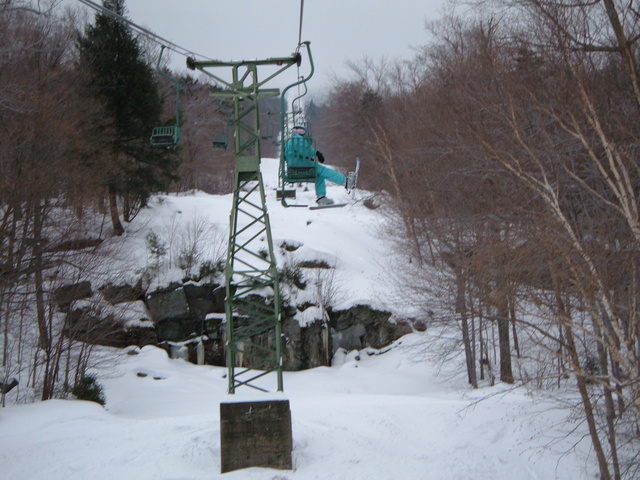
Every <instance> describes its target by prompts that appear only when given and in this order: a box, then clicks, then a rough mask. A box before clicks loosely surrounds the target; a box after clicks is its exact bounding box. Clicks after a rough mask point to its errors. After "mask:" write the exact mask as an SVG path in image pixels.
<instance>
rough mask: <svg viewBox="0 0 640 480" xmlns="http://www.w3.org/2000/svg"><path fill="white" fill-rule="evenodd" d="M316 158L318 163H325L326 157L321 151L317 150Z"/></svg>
mask: <svg viewBox="0 0 640 480" xmlns="http://www.w3.org/2000/svg"><path fill="white" fill-rule="evenodd" d="M316 156H317V157H318V161H319V162H320V163H324V155H323V154H322V152H321V151H320V150H316Z"/></svg>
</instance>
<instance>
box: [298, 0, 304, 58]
mask: <svg viewBox="0 0 640 480" xmlns="http://www.w3.org/2000/svg"><path fill="white" fill-rule="evenodd" d="M303 13H304V0H300V23H299V26H298V50H300V45H302V17H303Z"/></svg>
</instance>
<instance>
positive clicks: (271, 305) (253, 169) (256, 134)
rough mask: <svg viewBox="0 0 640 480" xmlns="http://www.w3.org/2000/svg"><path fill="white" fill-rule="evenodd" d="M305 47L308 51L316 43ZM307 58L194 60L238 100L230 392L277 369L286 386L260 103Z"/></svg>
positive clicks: (221, 95) (228, 304) (229, 284)
mask: <svg viewBox="0 0 640 480" xmlns="http://www.w3.org/2000/svg"><path fill="white" fill-rule="evenodd" d="M304 45H305V46H306V48H307V51H308V50H309V43H308V42H305V43H304ZM300 61H301V56H300V53H299V52H297V53H296V54H294V55H293V56H291V57H283V58H269V59H266V60H241V61H228V62H225V61H217V60H211V61H196V60H194V59H191V58H190V59H188V60H187V66H188V67H189V68H190V69H197V70H200V71H202V72H203V73H205V74H206V75H208V76H209V77H211V78H213V79H214V80H215V81H216V83H217V84H218V85H221V86H223V87H224V89H223V90H219V91H216V92H215V93H213V94H212V96H213V97H214V98H217V99H219V100H224V101H227V102H230V103H231V104H232V105H233V107H232V109H233V113H232V121H233V133H234V138H233V140H234V147H235V159H236V163H235V174H234V184H233V205H232V207H231V215H230V222H229V247H228V253H227V263H226V267H225V282H226V300H225V309H226V322H227V325H226V327H227V328H226V336H227V338H226V347H227V368H228V370H229V387H228V391H229V393H235V390H236V388H238V387H240V386H249V387H253V388H256V389H258V390H266V389H265V388H263V387H262V386H258V385H257V384H256V383H255V382H256V380H258V379H260V378H261V377H263V376H265V375H267V374H269V373H273V372H275V373H276V377H277V390H278V391H282V390H283V385H282V334H281V326H280V290H279V286H278V272H277V269H276V263H275V256H274V250H273V240H272V238H271V226H270V224H269V215H268V212H267V207H266V203H265V193H264V184H263V181H262V174H261V173H260V136H261V133H260V122H259V118H258V102H259V101H260V99H262V98H266V97H273V96H278V95H279V94H280V91H279V89H273V88H263V86H264V85H265V84H266V83H267V82H269V81H270V80H272V79H273V78H274V77H276V76H278V75H279V74H280V73H282V72H283V71H285V70H287V69H288V68H289V67H291V66H293V65H297V66H300ZM263 67H264V68H266V67H270V69H271V73H270V74H269V75H268V76H267V77H266V78H265V79H264V80H259V79H258V68H261V70H262V69H263ZM216 68H227V69H231V78H232V79H231V80H230V81H229V80H223V79H222V78H221V77H220V76H219V75H216V74H214V73H212V72H211V70H212V69H216Z"/></svg>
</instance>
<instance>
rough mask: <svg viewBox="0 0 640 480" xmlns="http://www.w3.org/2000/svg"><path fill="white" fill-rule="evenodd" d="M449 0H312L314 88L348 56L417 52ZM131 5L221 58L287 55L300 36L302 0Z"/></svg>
mask: <svg viewBox="0 0 640 480" xmlns="http://www.w3.org/2000/svg"><path fill="white" fill-rule="evenodd" d="M95 1H96V3H100V0H95ZM445 1H446V0H306V1H305V2H304V10H303V22H302V40H303V41H305V40H308V41H310V42H311V51H312V54H313V58H314V63H315V67H316V72H315V74H314V76H313V78H312V79H311V80H310V81H309V85H308V87H309V89H310V91H311V92H312V93H321V91H322V90H324V88H325V87H326V86H327V85H329V83H330V79H331V76H332V75H334V74H335V75H338V76H340V77H344V76H346V75H347V69H346V67H345V61H346V60H347V59H351V60H355V61H358V60H360V59H362V58H363V57H364V56H368V57H371V58H373V59H375V60H378V59H380V58H381V57H383V56H384V57H386V58H389V59H394V58H407V59H408V58H411V57H412V56H413V53H414V52H413V50H412V49H411V47H412V46H419V45H423V44H425V43H427V41H428V36H427V32H426V30H425V27H424V23H425V20H427V19H428V20H435V19H437V18H438V17H439V15H440V12H441V8H442V5H443V4H444V3H445ZM126 5H127V8H128V16H129V18H130V19H131V20H132V21H133V22H135V23H137V24H138V25H141V26H144V27H146V28H148V29H150V30H152V31H153V32H154V33H156V34H158V35H160V36H161V37H163V38H166V39H167V40H170V41H172V42H174V43H176V44H178V45H180V46H181V47H184V48H187V49H190V50H192V51H194V52H197V53H198V54H202V55H206V56H207V57H210V58H215V59H218V60H246V59H262V58H269V57H286V56H289V55H290V54H292V53H293V52H294V50H295V48H296V46H297V44H298V30H299V19H300V0H126ZM171 65H172V67H173V68H176V66H177V65H179V66H182V67H184V65H185V60H184V58H183V57H180V56H176V55H175V54H173V58H172V63H171ZM292 70H294V69H292ZM303 72H304V70H303V69H302V68H301V73H303ZM292 75H293V80H292V81H295V72H293V71H292ZM287 83H292V82H288V81H286V80H285V81H284V84H287ZM276 86H280V85H276Z"/></svg>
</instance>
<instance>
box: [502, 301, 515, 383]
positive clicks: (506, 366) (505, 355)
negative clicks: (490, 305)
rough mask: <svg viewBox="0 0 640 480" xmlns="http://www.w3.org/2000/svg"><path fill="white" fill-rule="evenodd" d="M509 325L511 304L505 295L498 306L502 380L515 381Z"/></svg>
mask: <svg viewBox="0 0 640 480" xmlns="http://www.w3.org/2000/svg"><path fill="white" fill-rule="evenodd" d="M509 325H510V322H509V306H508V302H507V299H506V297H503V298H502V299H501V305H500V307H499V308H498V343H499V345H500V381H501V382H504V383H513V370H512V368H511V342H510V340H509Z"/></svg>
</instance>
